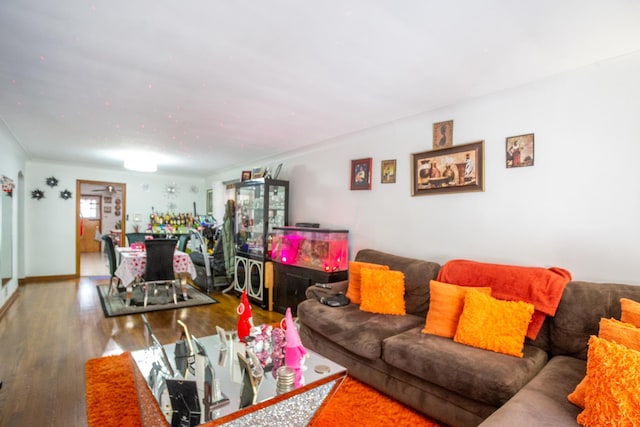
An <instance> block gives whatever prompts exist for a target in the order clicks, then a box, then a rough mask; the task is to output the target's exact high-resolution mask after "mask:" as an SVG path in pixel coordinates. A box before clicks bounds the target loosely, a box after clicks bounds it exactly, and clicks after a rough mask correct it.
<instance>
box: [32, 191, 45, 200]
mask: <svg viewBox="0 0 640 427" xmlns="http://www.w3.org/2000/svg"><path fill="white" fill-rule="evenodd" d="M31 198H32V199H36V200H40V199H44V191H42V190H40V189H35V190H33V191H32V192H31Z"/></svg>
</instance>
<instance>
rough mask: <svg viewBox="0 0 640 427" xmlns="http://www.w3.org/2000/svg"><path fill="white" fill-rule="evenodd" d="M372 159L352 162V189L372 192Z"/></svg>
mask: <svg viewBox="0 0 640 427" xmlns="http://www.w3.org/2000/svg"><path fill="white" fill-rule="evenodd" d="M371 163H372V158H371V157H367V158H366V159H358V160H351V189H352V190H371Z"/></svg>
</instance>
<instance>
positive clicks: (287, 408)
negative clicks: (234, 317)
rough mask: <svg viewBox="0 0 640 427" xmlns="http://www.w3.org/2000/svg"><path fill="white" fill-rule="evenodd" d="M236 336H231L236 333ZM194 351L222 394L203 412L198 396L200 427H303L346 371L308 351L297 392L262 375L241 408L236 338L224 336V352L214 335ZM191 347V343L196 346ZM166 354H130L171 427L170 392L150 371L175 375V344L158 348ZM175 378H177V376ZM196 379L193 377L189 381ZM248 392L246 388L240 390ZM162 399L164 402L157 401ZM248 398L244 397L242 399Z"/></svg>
mask: <svg viewBox="0 0 640 427" xmlns="http://www.w3.org/2000/svg"><path fill="white" fill-rule="evenodd" d="M234 335H235V334H234ZM197 342H198V344H199V345H198V346H197V347H199V348H200V349H201V352H202V349H204V351H206V354H207V356H208V357H209V360H210V362H211V366H212V367H213V371H214V373H215V379H216V385H219V389H220V391H221V392H222V395H223V397H224V400H222V401H221V402H220V403H219V404H216V405H215V407H212V409H211V410H210V411H205V409H204V405H203V403H202V396H198V398H199V401H200V406H201V408H202V411H201V415H200V417H201V419H200V422H201V423H206V422H209V421H214V422H216V425H228V426H272V425H278V424H280V425H284V424H286V425H291V426H306V425H307V424H308V423H309V421H310V420H311V419H312V418H313V416H314V415H315V413H316V411H317V410H318V408H320V406H321V405H322V404H323V403H324V402H325V401H327V400H328V399H330V398H331V396H332V395H333V393H335V391H336V390H337V388H338V387H339V386H340V384H341V383H342V381H343V380H344V378H345V376H346V374H347V371H346V368H344V367H343V366H340V365H338V364H337V363H334V362H332V361H331V360H329V359H327V358H326V357H323V356H321V355H319V354H317V353H315V352H313V351H311V350H307V352H308V355H309V357H308V358H307V359H306V360H305V362H304V368H303V372H302V374H303V375H302V385H301V386H300V387H298V388H297V389H294V390H291V391H288V392H281V391H280V393H279V391H278V387H277V380H276V379H275V378H274V376H273V375H272V372H271V371H265V372H264V375H263V379H262V381H261V382H260V385H259V387H258V388H257V394H256V395H255V399H254V401H255V404H251V405H249V406H245V405H246V403H241V402H242V400H245V402H246V398H245V399H242V396H241V394H242V393H243V375H242V370H241V367H240V361H239V359H238V355H237V353H238V352H240V353H243V354H244V351H245V349H244V344H242V343H240V342H239V341H238V340H237V338H233V339H232V335H230V334H228V335H227V339H226V348H225V347H224V345H223V344H221V340H220V337H219V336H218V335H211V336H207V337H204V338H198V339H197ZM194 346H195V344H194ZM162 347H163V348H164V355H166V357H163V352H162V351H161V349H160V346H159V345H155V346H151V347H149V348H147V349H144V350H139V351H134V352H132V353H131V355H132V357H133V359H134V361H135V362H136V365H137V367H138V369H139V371H140V373H141V374H142V376H143V377H144V378H145V380H146V382H147V387H149V388H150V389H151V390H152V392H153V393H154V395H155V397H156V400H158V402H157V404H158V405H159V407H160V410H161V411H162V413H163V415H164V417H165V418H166V420H167V421H168V423H169V425H171V418H172V414H173V410H172V408H171V403H170V401H169V400H170V399H169V398H168V393H167V391H166V390H165V391H164V393H162V392H160V391H159V387H158V384H157V383H156V384H153V383H154V380H153V378H152V377H153V375H150V374H151V372H152V370H153V369H157V368H158V365H164V364H167V363H168V364H170V365H171V368H172V370H173V371H174V372H176V363H175V360H174V349H175V344H168V345H165V346H162ZM174 378H176V379H177V378H179V375H177V374H176V376H175V377H174ZM188 379H190V380H194V377H193V375H190V376H189V377H188ZM244 390H245V391H246V388H244ZM161 396H163V397H161ZM245 397H246V396H245Z"/></svg>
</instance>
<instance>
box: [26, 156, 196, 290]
mask: <svg viewBox="0 0 640 427" xmlns="http://www.w3.org/2000/svg"><path fill="white" fill-rule="evenodd" d="M50 176H54V177H56V178H57V179H58V181H59V184H58V186H57V187H54V188H51V187H48V186H47V185H46V184H45V180H46V178H47V177H50ZM77 180H90V181H107V182H118V183H124V184H126V187H127V188H126V194H127V195H126V210H127V213H128V214H129V220H128V221H127V231H132V229H133V224H134V223H133V215H134V214H136V213H140V214H142V215H143V217H145V218H146V217H148V215H149V214H150V213H151V208H152V207H153V208H154V209H155V210H156V211H161V212H165V211H167V210H169V208H170V205H171V204H173V205H175V209H174V210H173V211H174V212H176V213H177V212H193V202H196V206H197V209H198V213H201V212H204V210H205V198H206V188H205V182H204V179H201V178H193V177H180V176H171V175H162V174H157V173H154V174H144V173H138V172H128V171H124V170H122V171H120V170H109V169H99V168H95V167H82V166H76V165H71V164H59V163H53V162H42V161H28V162H27V167H26V173H25V181H26V193H27V194H26V200H25V214H24V219H25V221H26V224H27V227H26V231H25V236H24V238H25V245H26V249H27V254H28V256H27V258H26V276H28V277H34V276H56V275H69V274H75V270H76V260H75V254H76V252H75V250H76V241H75V238H76V231H75V227H76V216H75V215H76V197H77V196H78V195H77V194H76V181H77ZM170 184H175V186H176V188H177V190H178V191H177V193H176V195H175V196H174V197H169V196H168V195H167V192H166V186H167V185H170ZM193 186H195V187H197V192H194V191H192V187H193ZM36 188H39V189H41V190H43V191H44V192H45V198H44V199H42V200H39V201H38V200H35V199H32V198H31V191H32V190H35V189H36ZM64 189H68V190H69V191H71V192H72V193H73V197H72V198H71V199H69V200H64V199H61V198H60V191H63V190H64ZM141 226H142V227H143V228H144V227H145V226H146V223H142V224H141Z"/></svg>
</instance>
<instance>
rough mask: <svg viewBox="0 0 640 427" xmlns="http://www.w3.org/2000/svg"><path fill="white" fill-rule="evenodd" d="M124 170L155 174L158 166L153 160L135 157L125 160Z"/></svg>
mask: <svg viewBox="0 0 640 427" xmlns="http://www.w3.org/2000/svg"><path fill="white" fill-rule="evenodd" d="M124 168H125V169H129V170H132V171H138V172H155V171H157V170H158V165H157V163H156V162H154V161H153V160H149V159H144V158H140V157H136V158H129V159H125V160H124Z"/></svg>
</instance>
